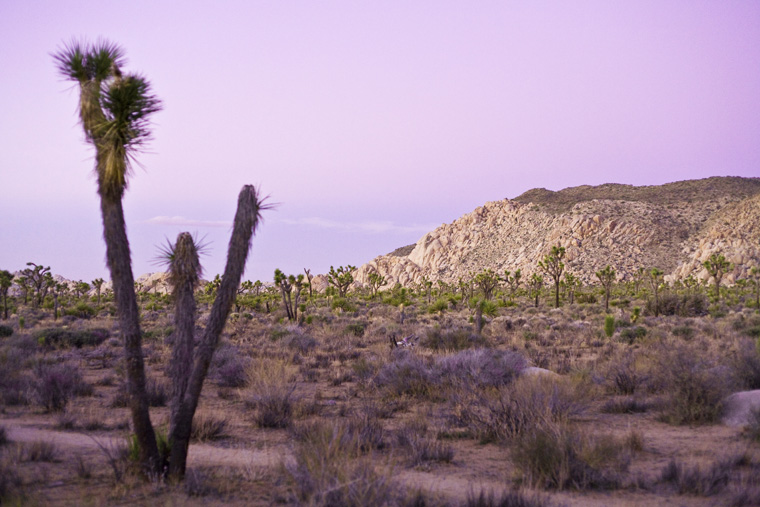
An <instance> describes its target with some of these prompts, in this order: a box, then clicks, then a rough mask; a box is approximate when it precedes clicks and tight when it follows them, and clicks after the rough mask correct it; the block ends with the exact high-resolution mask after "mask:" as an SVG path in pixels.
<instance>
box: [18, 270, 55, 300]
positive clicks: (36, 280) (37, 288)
mask: <svg viewBox="0 0 760 507" xmlns="http://www.w3.org/2000/svg"><path fill="white" fill-rule="evenodd" d="M26 265H27V266H33V267H31V268H26V269H23V270H22V271H21V274H22V275H24V277H25V278H26V279H27V280H29V285H30V286H31V288H32V290H33V291H34V296H33V298H32V303H33V304H34V306H35V307H39V306H40V305H42V300H43V299H44V298H45V294H46V293H47V284H48V280H46V278H45V275H47V274H49V273H50V266H47V267H45V266H43V265H42V264H39V265H37V264H35V263H33V262H27V263H26Z"/></svg>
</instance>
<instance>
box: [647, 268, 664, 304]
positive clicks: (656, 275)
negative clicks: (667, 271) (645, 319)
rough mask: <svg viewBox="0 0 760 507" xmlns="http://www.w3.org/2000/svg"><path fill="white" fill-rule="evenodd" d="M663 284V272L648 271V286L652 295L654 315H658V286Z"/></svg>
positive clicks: (656, 269)
mask: <svg viewBox="0 0 760 507" xmlns="http://www.w3.org/2000/svg"><path fill="white" fill-rule="evenodd" d="M662 283H663V272H662V270H660V269H658V268H652V269H651V270H649V286H650V287H651V288H652V294H653V295H654V314H655V316H657V315H659V314H660V285H661V284H662Z"/></svg>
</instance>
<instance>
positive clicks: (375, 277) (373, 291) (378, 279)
mask: <svg viewBox="0 0 760 507" xmlns="http://www.w3.org/2000/svg"><path fill="white" fill-rule="evenodd" d="M367 282H369V290H370V295H371V296H372V297H373V298H374V297H375V296H376V295H377V291H378V289H380V287H384V286H386V285H388V280H386V279H385V277H384V276H383V275H381V274H380V273H378V272H377V271H371V272H370V273H369V274H368V275H367Z"/></svg>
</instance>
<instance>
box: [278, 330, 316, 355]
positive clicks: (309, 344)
mask: <svg viewBox="0 0 760 507" xmlns="http://www.w3.org/2000/svg"><path fill="white" fill-rule="evenodd" d="M284 344H285V346H287V347H288V348H289V349H293V350H295V351H298V352H300V353H301V354H308V353H309V352H310V351H312V350H314V349H315V348H317V340H315V339H314V338H312V337H311V336H307V335H305V334H303V333H292V334H290V336H288V337H287V338H286V339H285V340H284Z"/></svg>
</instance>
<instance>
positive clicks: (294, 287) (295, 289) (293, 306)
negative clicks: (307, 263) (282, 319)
mask: <svg viewBox="0 0 760 507" xmlns="http://www.w3.org/2000/svg"><path fill="white" fill-rule="evenodd" d="M274 284H275V285H276V286H277V287H278V288H279V289H280V295H281V296H282V303H283V305H284V306H285V312H286V313H287V315H288V320H290V321H296V322H297V321H298V300H299V299H300V297H301V290H302V289H303V275H298V276H295V275H286V274H285V273H283V272H282V271H280V270H279V269H275V270H274Z"/></svg>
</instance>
